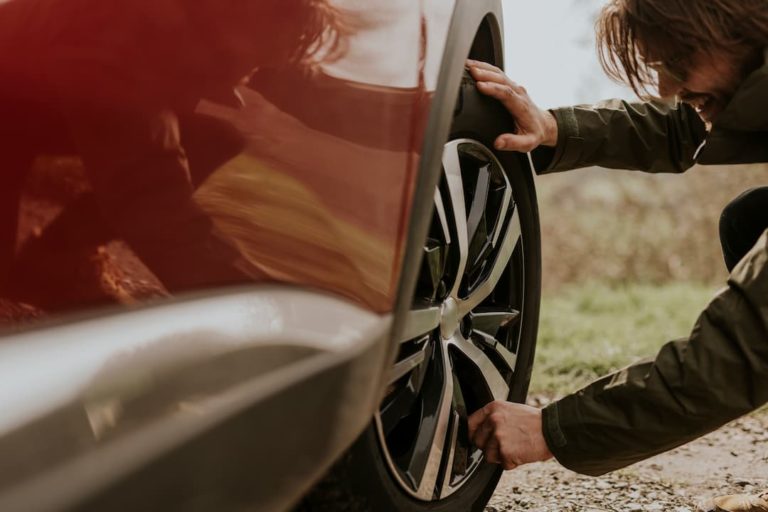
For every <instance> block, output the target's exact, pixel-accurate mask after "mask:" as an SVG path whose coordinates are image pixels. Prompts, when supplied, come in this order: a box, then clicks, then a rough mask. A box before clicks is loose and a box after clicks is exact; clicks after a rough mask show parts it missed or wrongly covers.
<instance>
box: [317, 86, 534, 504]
mask: <svg viewBox="0 0 768 512" xmlns="http://www.w3.org/2000/svg"><path fill="white" fill-rule="evenodd" d="M512 129H513V124H512V120H511V118H510V117H509V115H508V114H507V113H506V111H505V110H504V109H503V107H501V105H499V104H498V103H497V102H496V101H494V100H491V99H489V98H487V97H485V96H482V95H481V94H479V93H478V92H477V90H476V88H475V84H474V81H473V80H472V79H471V77H470V76H469V75H468V74H466V73H465V77H464V79H463V81H462V86H461V92H460V94H459V100H458V103H457V105H456V109H455V114H454V120H453V124H452V129H451V136H450V139H449V140H448V142H447V143H446V144H445V147H444V151H443V174H442V177H441V180H440V184H439V186H438V188H437V190H436V191H435V196H434V198H435V211H434V215H433V220H432V224H431V227H430V231H429V235H428V237H427V240H426V242H425V244H424V256H423V260H422V268H421V272H420V275H419V280H418V284H417V287H416V294H415V296H414V300H413V307H412V310H411V311H410V314H409V317H408V320H407V321H406V326H405V329H404V330H405V333H404V334H403V336H402V339H401V344H400V348H399V353H398V356H397V359H396V362H395V364H394V367H393V368H392V371H391V374H390V378H389V383H388V387H387V390H386V392H385V396H384V399H383V401H382V403H381V406H380V407H379V409H378V411H377V412H376V414H375V418H374V421H373V423H372V425H371V426H370V427H369V428H368V429H367V430H366V432H365V433H364V434H363V435H362V436H361V437H360V438H359V439H358V440H357V442H356V443H355V445H354V446H353V447H352V448H351V449H350V451H349V452H348V453H347V454H346V455H345V457H344V458H343V459H342V460H341V461H340V462H339V463H338V464H337V466H336V468H335V469H334V470H333V471H332V472H331V474H330V475H329V477H328V478H327V479H326V480H325V481H324V482H323V483H322V484H321V485H320V486H319V487H318V489H317V490H316V491H315V492H313V493H312V495H311V496H310V497H309V499H308V500H306V502H305V504H304V506H305V508H306V509H308V510H374V511H379V510H381V511H393V510H397V511H442V510H445V511H449V510H450V511H453V510H478V511H479V510H483V508H484V507H485V504H486V503H487V502H488V500H489V499H490V496H491V495H492V493H493V491H494V489H495V486H496V483H497V482H498V479H499V477H500V474H501V469H500V467H499V466H497V465H492V464H488V463H487V462H485V461H484V459H483V455H482V453H481V452H480V451H479V450H477V449H475V448H474V447H473V446H472V444H471V443H470V441H469V437H468V429H467V418H468V417H469V415H471V414H472V413H473V412H474V411H476V410H478V409H480V408H481V407H482V406H483V405H485V404H487V403H488V402H490V401H492V400H504V399H509V400H513V401H518V402H522V401H524V400H525V397H526V394H527V390H528V382H529V380H530V376H531V367H532V362H533V354H534V349H535V343H536V333H537V329H538V316H539V302H540V296H541V293H540V290H541V251H540V233H539V218H538V209H537V204H536V194H535V188H534V184H533V176H532V171H531V167H530V165H529V160H528V159H527V156H526V155H521V154H517V153H499V152H496V151H494V150H493V149H492V148H493V141H494V139H495V138H496V137H497V136H498V135H499V134H500V133H503V132H509V131H511V130H512Z"/></svg>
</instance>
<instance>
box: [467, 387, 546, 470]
mask: <svg viewBox="0 0 768 512" xmlns="http://www.w3.org/2000/svg"><path fill="white" fill-rule="evenodd" d="M469 439H470V440H471V441H472V442H473V443H474V444H475V446H477V447H478V448H480V449H481V450H483V453H484V454H485V459H486V460H487V461H488V462H491V463H493V464H501V465H502V466H503V467H504V469H515V468H516V467H517V466H522V465H523V464H528V463H529V462H539V461H543V460H547V459H550V458H552V453H551V452H550V451H549V448H548V447H547V442H546V441H545V440H544V434H543V433H542V424H541V410H540V409H537V408H535V407H529V406H527V405H522V404H514V403H511V402H504V401H496V402H491V403H490V404H488V405H486V406H485V407H483V408H482V409H480V410H479V411H477V412H475V413H474V414H473V415H472V416H470V417H469Z"/></svg>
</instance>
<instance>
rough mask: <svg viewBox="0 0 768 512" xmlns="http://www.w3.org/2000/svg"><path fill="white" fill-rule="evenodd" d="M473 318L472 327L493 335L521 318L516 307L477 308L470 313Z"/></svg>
mask: <svg viewBox="0 0 768 512" xmlns="http://www.w3.org/2000/svg"><path fill="white" fill-rule="evenodd" d="M469 317H470V318H471V319H472V327H473V328H474V330H476V331H482V332H484V333H486V334H489V335H491V336H496V334H497V333H498V332H499V329H500V328H502V327H506V326H508V325H511V324H513V323H516V322H517V321H518V320H520V312H519V311H517V310H516V309H508V310H501V311H499V310H488V311H484V310H475V311H472V312H471V313H470V314H469Z"/></svg>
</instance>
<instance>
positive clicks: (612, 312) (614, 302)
mask: <svg viewBox="0 0 768 512" xmlns="http://www.w3.org/2000/svg"><path fill="white" fill-rule="evenodd" d="M716 291H717V288H716V287H713V286H711V285H701V284H692V283H672V284H668V285H660V286H659V285H644V284H627V285H619V286H616V285H611V286H608V285H600V284H594V283H588V284H573V285H568V286H565V287H563V288H561V289H560V290H559V291H558V292H550V293H549V294H548V295H546V296H545V297H544V300H543V303H542V308H541V323H540V327H539V341H538V348H537V352H536V363H535V365H534V372H533V379H532V381H531V394H533V395H537V394H538V395H545V396H549V397H554V396H560V395H562V394H565V393H568V392H571V391H575V390H576V389H578V388H580V387H581V386H583V385H584V384H587V383H588V382H590V381H591V380H593V379H594V378H596V377H599V376H601V375H604V374H606V373H608V372H610V371H613V370H616V369H619V368H622V367H623V366H626V365H628V364H630V363H632V362H634V361H637V360H638V359H642V358H645V357H648V356H651V355H653V354H655V353H656V352H657V351H658V349H659V348H660V347H661V345H663V344H664V343H666V342H667V341H670V340H672V339H676V338H681V337H684V336H687V335H688V333H689V332H690V330H691V328H692V327H693V325H694V323H695V321H696V318H697V317H698V315H699V313H700V312H701V310H702V309H703V308H704V306H706V304H707V303H708V302H709V301H710V299H711V298H712V297H713V296H714V294H715V292H716Z"/></svg>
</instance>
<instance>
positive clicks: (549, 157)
mask: <svg viewBox="0 0 768 512" xmlns="http://www.w3.org/2000/svg"><path fill="white" fill-rule="evenodd" d="M550 112H551V113H552V115H554V116H555V121H557V145H556V146H555V147H554V148H549V147H539V148H537V149H535V150H534V151H533V152H532V153H531V158H532V160H533V165H534V167H535V169H536V173H537V174H547V173H551V172H558V171H566V170H569V169H574V168H576V167H579V164H578V162H579V159H580V158H581V153H582V148H583V146H584V139H583V138H581V137H580V133H579V124H578V120H577V119H576V112H575V110H574V109H573V107H563V108H556V109H552V110H550Z"/></svg>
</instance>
